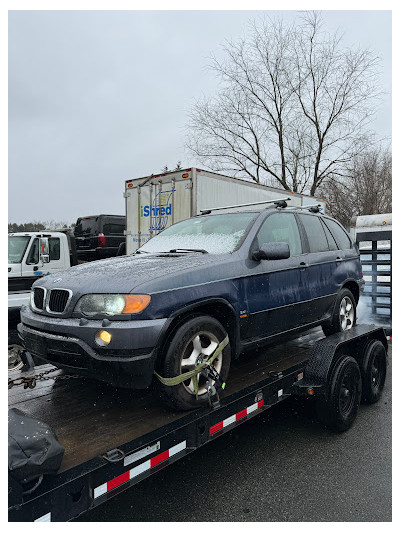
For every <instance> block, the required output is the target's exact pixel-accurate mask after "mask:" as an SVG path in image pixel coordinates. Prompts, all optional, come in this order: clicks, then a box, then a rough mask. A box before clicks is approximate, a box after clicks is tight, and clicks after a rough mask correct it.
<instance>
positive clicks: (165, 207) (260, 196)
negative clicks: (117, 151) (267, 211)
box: [123, 168, 325, 254]
mask: <svg viewBox="0 0 400 533" xmlns="http://www.w3.org/2000/svg"><path fill="white" fill-rule="evenodd" d="M123 196H124V198H125V211H126V253H127V254H130V253H133V252H134V251H135V250H136V249H137V248H139V247H140V246H142V245H143V244H144V243H145V242H147V241H148V240H149V239H151V238H152V237H153V236H154V235H157V233H159V232H160V231H162V230H164V229H165V228H167V227H168V226H170V225H171V224H175V223H176V222H179V221H181V220H184V219H186V218H190V217H192V216H195V215H199V214H200V213H201V211H206V210H208V209H215V208H216V207H220V206H226V207H229V206H235V205H238V204H246V203H248V204H252V206H251V209H254V203H255V202H256V203H257V202H259V203H260V206H259V208H260V209H262V208H263V207H266V205H265V204H264V205H262V203H263V202H268V201H271V200H275V199H281V198H284V197H285V198H286V197H290V200H291V201H290V205H291V206H306V205H314V204H320V206H321V207H320V209H321V211H322V212H324V211H325V199H323V198H315V197H313V196H308V195H306V194H299V193H293V192H290V191H285V190H282V189H276V188H273V187H267V186H266V185H260V184H258V183H254V182H251V181H245V180H243V179H238V178H232V177H230V176H223V175H221V174H216V173H215V172H209V171H208V170H201V169H199V168H186V169H183V170H179V171H173V172H166V173H164V174H157V175H151V176H146V177H143V178H135V179H130V180H126V181H125V191H124V195H123ZM237 209H238V208H235V210H237ZM242 209H246V206H243V207H242Z"/></svg>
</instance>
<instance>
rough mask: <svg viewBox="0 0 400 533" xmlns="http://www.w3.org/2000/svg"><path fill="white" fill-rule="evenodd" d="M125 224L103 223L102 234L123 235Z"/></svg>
mask: <svg viewBox="0 0 400 533" xmlns="http://www.w3.org/2000/svg"><path fill="white" fill-rule="evenodd" d="M124 229H125V225H123V224H111V223H108V224H104V226H103V233H104V235H123V234H124Z"/></svg>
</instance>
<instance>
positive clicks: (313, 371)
mask: <svg viewBox="0 0 400 533" xmlns="http://www.w3.org/2000/svg"><path fill="white" fill-rule="evenodd" d="M374 339H376V340H379V341H380V342H381V343H382V344H383V346H384V348H385V351H386V353H387V350H388V343H387V339H386V335H385V332H384V330H383V328H381V327H376V326H374V325H370V324H360V325H358V326H354V327H353V328H352V329H350V330H348V331H343V332H341V333H335V334H334V335H330V336H329V337H327V338H325V339H321V340H320V341H318V342H317V343H316V344H315V346H314V348H313V350H312V352H311V355H310V358H309V360H308V362H307V365H306V367H305V369H304V375H303V379H301V380H299V381H298V382H297V383H295V384H294V385H293V393H294V394H295V395H299V396H308V395H316V396H319V395H323V396H326V393H327V391H326V385H327V384H329V379H330V375H331V372H332V369H333V368H334V366H335V363H336V361H337V359H338V358H339V357H340V356H342V355H350V356H352V357H354V359H355V360H356V361H357V363H358V365H359V366H360V367H361V365H362V361H363V358H364V352H365V350H366V349H367V347H368V345H369V344H370V341H371V340H374Z"/></svg>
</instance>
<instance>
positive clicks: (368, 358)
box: [360, 340, 387, 403]
mask: <svg viewBox="0 0 400 533" xmlns="http://www.w3.org/2000/svg"><path fill="white" fill-rule="evenodd" d="M386 366H387V357H386V350H385V347H384V346H383V344H382V343H381V342H380V341H378V340H373V341H371V342H370V343H369V344H368V346H367V348H366V350H365V353H364V356H363V359H362V362H361V365H360V367H361V377H362V399H363V401H364V402H366V403H375V402H377V401H378V400H379V398H380V397H381V395H382V391H383V387H384V386H385V381H386Z"/></svg>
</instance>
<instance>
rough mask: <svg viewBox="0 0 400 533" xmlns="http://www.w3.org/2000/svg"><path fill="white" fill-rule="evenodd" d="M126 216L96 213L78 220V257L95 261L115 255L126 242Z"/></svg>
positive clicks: (76, 233)
mask: <svg viewBox="0 0 400 533" xmlns="http://www.w3.org/2000/svg"><path fill="white" fill-rule="evenodd" d="M125 228H126V218H125V217H124V216H123V215H94V216H89V217H80V218H78V220H77V221H76V225H75V230H74V236H75V241H76V251H77V255H78V259H80V260H82V261H93V260H96V259H104V258H106V257H115V256H116V255H117V251H118V248H119V246H120V245H121V243H124V242H125V236H124V230H125Z"/></svg>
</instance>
